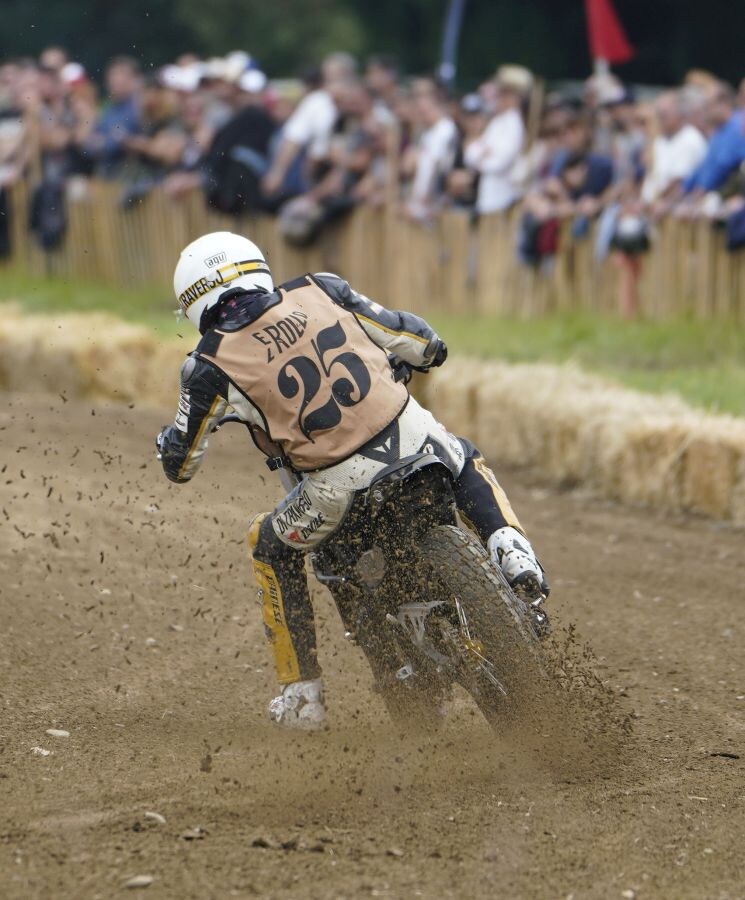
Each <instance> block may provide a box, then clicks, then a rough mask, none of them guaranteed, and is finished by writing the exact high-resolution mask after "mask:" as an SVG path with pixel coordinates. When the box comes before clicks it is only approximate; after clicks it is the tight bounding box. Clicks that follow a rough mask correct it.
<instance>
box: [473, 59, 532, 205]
mask: <svg viewBox="0 0 745 900" xmlns="http://www.w3.org/2000/svg"><path fill="white" fill-rule="evenodd" d="M531 81H532V76H531V75H530V72H528V71H527V69H523V68H522V67H521V66H502V67H501V68H500V70H499V71H498V72H497V77H496V80H495V85H496V88H497V90H496V97H495V102H496V111H495V114H494V117H493V118H492V119H491V121H490V122H489V124H488V125H487V126H486V129H485V130H484V133H483V134H482V135H481V137H480V138H478V139H477V140H475V141H473V142H472V143H471V144H470V145H469V146H468V148H467V150H466V152H465V154H464V159H465V163H466V165H467V166H468V167H469V168H471V169H473V170H474V171H476V172H477V173H478V175H479V187H478V194H477V197H476V211H477V212H479V213H482V214H485V213H494V212H502V211H504V210H506V209H509V207H510V206H512V204H513V203H514V202H515V201H516V200H517V199H518V193H519V192H518V188H517V186H516V183H515V179H514V178H513V169H514V167H515V163H516V162H517V160H518V157H519V156H520V151H521V150H522V147H523V143H524V140H525V125H524V124H523V118H522V114H521V112H520V107H521V104H522V102H523V100H524V99H525V97H526V96H527V94H528V92H529V90H530V85H531Z"/></svg>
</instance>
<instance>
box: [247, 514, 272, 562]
mask: <svg viewBox="0 0 745 900" xmlns="http://www.w3.org/2000/svg"><path fill="white" fill-rule="evenodd" d="M268 515H269V513H265V512H263V513H259V514H258V515H257V516H254V517H253V519H251V521H250V522H249V523H248V549H249V552H250V553H251V555H252V556H253V552H254V550H255V549H256V545H257V544H258V543H259V532H260V531H261V525H262V523H263V521H264V519H266V517H267V516H268Z"/></svg>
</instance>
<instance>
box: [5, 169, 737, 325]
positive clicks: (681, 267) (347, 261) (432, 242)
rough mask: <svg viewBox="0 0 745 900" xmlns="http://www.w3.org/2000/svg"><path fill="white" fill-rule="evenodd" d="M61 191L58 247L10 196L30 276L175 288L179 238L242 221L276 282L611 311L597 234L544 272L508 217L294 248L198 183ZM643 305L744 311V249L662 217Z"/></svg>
mask: <svg viewBox="0 0 745 900" xmlns="http://www.w3.org/2000/svg"><path fill="white" fill-rule="evenodd" d="M82 188H83V189H82V190H81V191H78V192H75V193H73V194H72V196H71V198H70V200H69V201H68V227H67V232H66V235H65V239H64V241H63V244H62V246H61V247H60V248H59V249H57V250H55V251H53V252H44V251H42V250H41V249H40V248H39V247H38V245H37V243H36V241H35V238H34V237H33V235H31V234H30V232H29V229H28V213H27V211H28V194H27V188H26V186H25V185H19V186H17V188H16V189H15V191H14V193H13V195H12V198H11V215H12V219H11V230H12V242H13V259H12V262H13V264H14V265H15V266H18V267H22V268H24V269H25V270H27V271H28V272H29V273H30V274H32V275H38V276H42V275H44V274H51V273H54V274H60V275H64V276H66V277H70V278H80V279H90V280H96V281H102V282H105V283H115V284H118V285H125V286H137V285H143V284H155V285H159V286H162V287H163V289H164V291H168V290H170V285H171V277H172V273H173V267H174V265H175V262H176V259H177V257H178V254H179V252H180V250H181V249H182V247H184V246H185V245H186V244H187V243H188V242H189V241H190V240H192V239H194V238H195V237H198V236H199V235H200V234H204V233H205V232H207V231H212V230H223V229H224V230H231V231H240V232H241V233H243V234H246V235H247V236H249V237H251V239H252V240H254V241H255V242H256V243H257V244H259V245H260V246H261V247H262V248H264V250H265V252H266V254H267V258H268V259H269V262H270V264H271V266H272V269H273V271H274V273H275V278H276V279H277V280H283V279H286V278H290V277H293V276H295V275H296V274H298V273H299V272H304V271H333V272H338V273H339V274H341V275H343V276H344V277H346V278H347V279H349V280H350V281H351V282H352V283H353V284H354V286H355V287H356V288H358V289H360V290H362V291H364V292H365V293H367V294H369V295H370V296H371V297H374V298H378V299H379V300H380V301H381V302H383V303H385V304H386V305H388V306H391V307H403V308H407V309H412V310H415V311H419V312H426V311H433V310H436V311H441V312H450V313H456V314H466V315H468V314H485V315H519V316H524V317H527V318H529V317H536V316H541V315H543V314H545V313H547V312H551V311H555V310H559V311H571V310H595V311H602V312H612V311H614V310H615V309H616V304H617V301H616V272H615V268H614V266H613V263H612V261H610V260H606V261H604V262H602V263H598V262H596V261H595V260H594V258H593V240H592V239H587V240H584V241H573V240H571V239H570V238H569V235H568V232H567V231H565V232H564V233H563V234H562V235H561V240H560V250H559V252H558V254H557V256H556V258H555V261H554V264H553V266H552V268H551V270H550V271H549V272H540V273H539V272H536V271H533V270H531V269H528V268H526V267H525V266H523V265H521V264H520V263H519V262H518V261H517V257H516V252H515V224H516V215H518V214H513V215H511V216H486V217H483V218H481V219H480V221H478V222H477V223H475V224H474V223H472V222H471V221H470V219H469V217H468V215H466V214H464V213H460V212H457V211H450V212H446V213H444V214H443V215H442V216H441V217H439V218H438V219H437V221H436V222H435V223H433V224H432V225H427V226H425V225H419V224H415V223H412V222H409V221H407V220H405V219H404V218H402V217H401V216H399V215H398V214H397V213H396V212H395V211H394V209H393V208H392V207H387V208H382V209H368V208H361V209H358V210H356V211H355V212H354V213H353V214H351V215H350V216H349V217H348V218H347V219H345V220H344V221H343V222H341V223H339V224H338V225H336V226H334V227H332V228H329V229H328V230H327V231H326V232H325V233H324V234H323V235H322V236H321V238H320V239H319V241H318V242H317V243H316V244H314V245H313V246H312V247H310V248H307V249H303V250H299V249H296V248H293V247H291V246H289V245H288V244H287V243H286V242H285V241H284V239H283V238H282V237H281V235H280V234H279V233H278V232H277V229H276V223H275V221H274V220H272V219H270V218H266V217H260V218H245V219H241V220H238V221H236V220H235V219H234V218H231V217H229V216H223V215H220V214H217V213H215V212H213V211H211V210H208V209H207V207H206V206H205V204H204V202H203V199H202V196H201V193H199V192H194V193H193V194H191V195H189V196H188V197H186V198H182V199H178V200H177V199H172V198H169V197H167V196H165V195H164V194H163V193H162V192H161V191H158V190H154V191H153V192H151V193H150V194H149V195H148V196H146V197H145V198H144V199H143V200H141V201H138V202H136V203H134V204H131V205H129V206H127V207H123V206H122V202H121V189H120V187H119V186H118V185H115V184H111V183H107V182H96V181H91V182H87V183H84V184H83V185H82ZM641 297H642V303H641V305H642V310H643V314H644V315H645V316H648V317H650V318H666V317H670V316H673V315H689V316H694V317H697V318H701V319H708V318H721V319H737V320H745V254H743V253H738V254H730V253H727V251H726V250H725V248H724V245H723V236H722V234H721V232H719V231H716V230H714V229H713V228H712V226H711V225H710V224H709V223H705V222H702V223H697V224H691V223H688V222H681V221H678V220H672V219H671V220H668V221H665V222H664V223H662V225H661V226H660V227H659V229H658V233H657V235H656V238H655V241H654V244H653V248H652V250H651V252H650V253H648V254H647V255H646V256H645V257H644V263H643V270H642V282H641Z"/></svg>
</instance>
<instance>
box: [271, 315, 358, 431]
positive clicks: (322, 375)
mask: <svg viewBox="0 0 745 900" xmlns="http://www.w3.org/2000/svg"><path fill="white" fill-rule="evenodd" d="M346 339H347V336H346V334H345V333H344V329H343V328H342V326H341V324H340V323H339V322H337V323H336V325H332V326H331V327H329V328H324V329H322V330H321V331H319V332H318V334H317V335H316V338H315V340H313V341H311V346H312V347H313V350H314V351H315V354H316V356H317V357H318V362H319V363H320V365H321V368H320V369H319V367H318V365H317V364H316V362H315V361H314V360H313V359H311V358H310V357H309V356H295V357H294V358H293V359H290V360H288V362H286V363H285V364H284V366H282V369H281V370H280V373H279V376H278V378H277V386H278V387H279V390H280V393H281V394H282V396H283V397H287V398H288V399H292V398H293V397H295V396H296V395H297V393H298V391H299V390H300V384H299V383H298V378H297V377H296V376H295V375H292V374H290V370H291V369H294V371H295V372H296V373H297V375H298V376H299V378H300V381H302V384H303V400H302V403H301V404H300V410H299V412H298V424H299V425H300V430H301V431H302V432H303V434H304V435H305V436H306V437H307V438H308V440H310V441H311V442H313V438H312V437H311V435H312V434H313V432H314V431H325V430H327V429H329V428H334V427H335V426H336V425H338V424H339V423H340V422H341V419H342V411H341V409H340V407H350V406H356V405H357V404H358V403H360V402H361V401H362V400H364V399H365V397H366V396H367V395H368V393H369V391H370V373H369V372H368V371H367V369H366V368H365V364H364V363H363V362H362V360H361V359H360V358H359V356H357V354H356V353H352V352H351V351H349V350H347V351H344V352H343V353H339V354H337V355H336V356H335V357H334V358H333V359H331V360H330V361H329V362H328V363H327V362H326V355H327V353H328V352H329V351H330V350H338V349H339V348H341V347H343V346H344V344H345V343H346ZM334 366H343V367H344V368H345V369H346V370H347V375H348V376H349V377H347V376H344V375H342V376H341V377H340V378H337V379H336V380H335V381H332V383H331V397H330V398H329V399H328V400H327V401H326V403H324V404H323V405H322V406H319V407H317V408H316V409H314V410H311V411H310V412H308V406H309V405H310V404H311V402H312V401H313V399H314V397H315V396H316V395H317V394H318V391H319V389H320V387H321V381H322V380H324V381H330V380H331V377H332V376H331V370H332V369H333V368H334ZM355 391H356V392H357V397H356V398H355V397H354V396H353V394H354V393H355Z"/></svg>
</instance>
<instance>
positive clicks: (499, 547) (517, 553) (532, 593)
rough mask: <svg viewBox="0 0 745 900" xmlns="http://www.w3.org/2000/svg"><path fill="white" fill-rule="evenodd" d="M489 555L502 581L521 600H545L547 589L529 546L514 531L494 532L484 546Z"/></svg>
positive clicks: (544, 578) (521, 536)
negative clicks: (543, 598) (502, 574)
mask: <svg viewBox="0 0 745 900" xmlns="http://www.w3.org/2000/svg"><path fill="white" fill-rule="evenodd" d="M487 547H488V549H489V555H490V556H491V558H492V560H493V561H494V562H495V563H496V564H497V565H498V566H499V568H500V569H501V570H502V572H503V573H504V576H505V578H506V579H507V581H508V582H509V583H510V587H512V588H513V589H514V590H515V591H516V592H517V593H519V594H520V595H521V596H522V597H523V598H524V599H527V600H536V599H538V598H539V597H541V596H543V597H547V596H548V594H549V592H550V590H551V589H550V588H549V586H548V582H547V581H546V576H545V574H544V572H543V566H541V564H540V563H539V562H538V559H537V558H536V555H535V552H534V551H533V548H532V547H531V546H530V542H529V541H528V539H527V538H526V537H525V535H524V534H521V533H520V532H519V531H518V530H517V529H516V528H512V527H509V526H507V527H505V528H500V529H499V530H498V531H495V532H494V534H492V536H491V537H490V538H489V541H488V543H487Z"/></svg>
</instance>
